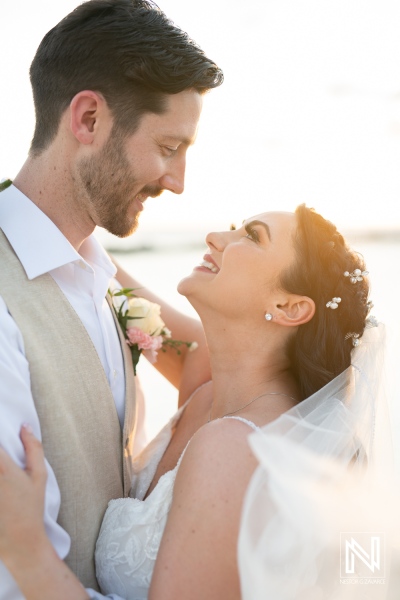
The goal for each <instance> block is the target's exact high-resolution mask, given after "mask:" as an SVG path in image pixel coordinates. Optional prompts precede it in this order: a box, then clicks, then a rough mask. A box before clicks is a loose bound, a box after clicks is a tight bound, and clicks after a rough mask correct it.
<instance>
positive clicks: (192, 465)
mask: <svg viewBox="0 0 400 600" xmlns="http://www.w3.org/2000/svg"><path fill="white" fill-rule="evenodd" d="M251 433H253V429H252V428H251V427H250V426H249V425H248V424H246V423H244V422H242V421H239V420H237V419H216V420H215V421H212V422H211V423H207V424H206V425H204V426H203V427H201V428H200V429H199V430H198V431H197V432H196V433H195V435H194V436H193V437H192V439H191V440H190V443H189V444H188V446H187V449H186V452H185V454H184V456H183V458H182V461H181V464H180V467H179V471H178V476H177V478H178V477H179V481H180V482H181V483H183V484H184V487H186V485H185V483H184V482H185V480H187V481H188V484H187V485H188V487H191V486H194V487H197V486H198V485H199V486H202V485H203V484H204V482H205V481H207V482H208V483H211V482H213V489H216V490H217V489H218V488H224V489H229V488H230V483H231V481H230V478H231V477H232V476H233V475H234V479H235V486H236V489H238V487H237V486H239V485H240V482H241V481H242V483H243V485H244V486H245V485H247V483H248V481H249V479H250V477H251V475H252V473H253V472H254V469H255V468H256V466H257V461H256V458H255V456H254V454H253V452H252V451H251V448H250V445H249V442H248V437H249V435H250V434H251Z"/></svg>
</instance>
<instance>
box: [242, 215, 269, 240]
mask: <svg viewBox="0 0 400 600" xmlns="http://www.w3.org/2000/svg"><path fill="white" fill-rule="evenodd" d="M245 221H246V220H244V221H243V222H242V225H244V224H245ZM253 225H261V226H262V227H264V229H265V231H266V232H267V236H268V239H269V241H270V242H271V241H272V238H271V229H270V228H269V225H267V224H266V223H264V221H258V220H257V219H255V220H254V221H250V223H246V226H247V227H252V226H253Z"/></svg>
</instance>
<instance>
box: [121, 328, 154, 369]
mask: <svg viewBox="0 0 400 600" xmlns="http://www.w3.org/2000/svg"><path fill="white" fill-rule="evenodd" d="M126 335H127V337H128V344H129V345H130V346H133V345H134V344H137V346H138V348H139V350H144V352H143V354H144V355H145V356H146V358H147V359H148V360H149V361H150V362H151V363H154V362H155V361H156V360H157V350H159V349H160V348H161V346H162V343H163V338H162V336H161V335H155V336H154V337H152V336H151V335H149V334H148V333H144V332H143V331H142V330H141V329H139V327H127V329H126Z"/></svg>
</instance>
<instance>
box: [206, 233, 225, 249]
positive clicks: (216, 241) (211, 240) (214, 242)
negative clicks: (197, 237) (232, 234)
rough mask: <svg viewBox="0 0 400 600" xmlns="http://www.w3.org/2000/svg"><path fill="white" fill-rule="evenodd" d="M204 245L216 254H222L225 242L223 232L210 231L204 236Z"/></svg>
mask: <svg viewBox="0 0 400 600" xmlns="http://www.w3.org/2000/svg"><path fill="white" fill-rule="evenodd" d="M206 244H207V246H208V247H209V248H210V249H211V250H216V251H217V252H223V250H224V248H225V246H226V244H227V240H226V238H225V234H224V233H223V232H216V231H212V232H211V233H208V234H207V236H206Z"/></svg>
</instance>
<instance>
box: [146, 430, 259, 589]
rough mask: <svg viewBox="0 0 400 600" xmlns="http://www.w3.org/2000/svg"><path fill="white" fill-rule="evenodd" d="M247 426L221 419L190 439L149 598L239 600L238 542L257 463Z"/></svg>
mask: <svg viewBox="0 0 400 600" xmlns="http://www.w3.org/2000/svg"><path fill="white" fill-rule="evenodd" d="M249 433H251V430H250V428H249V427H248V426H247V425H245V424H244V423H241V422H239V421H234V420H228V419H220V420H217V421H214V422H213V423H211V424H209V425H207V426H205V427H203V428H202V429H200V430H199V431H198V432H197V433H196V434H195V435H194V437H193V438H192V440H191V442H190V444H189V446H188V448H187V450H186V452H185V454H184V456H183V460H182V462H181V465H180V467H179V469H178V473H177V477H176V481H175V487H174V495H173V501H172V506H171V511H170V513H169V516H168V521H167V524H166V528H165V531H164V535H163V538H162V541H161V547H160V550H159V553H158V556H157V560H156V565H155V568H154V572H153V578H152V583H151V586H150V592H149V600H176V598H190V600H204V598H207V600H221V598H229V600H240V597H241V596H240V583H239V575H238V568H237V544H238V534H239V524H240V517H241V511H242V504H243V499H244V494H245V491H246V489H247V486H248V484H249V481H250V478H251V476H252V474H253V472H254V470H255V468H256V466H257V462H256V459H255V457H254V455H253V453H252V452H251V450H250V447H249V445H248V442H247V438H248V435H249Z"/></svg>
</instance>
